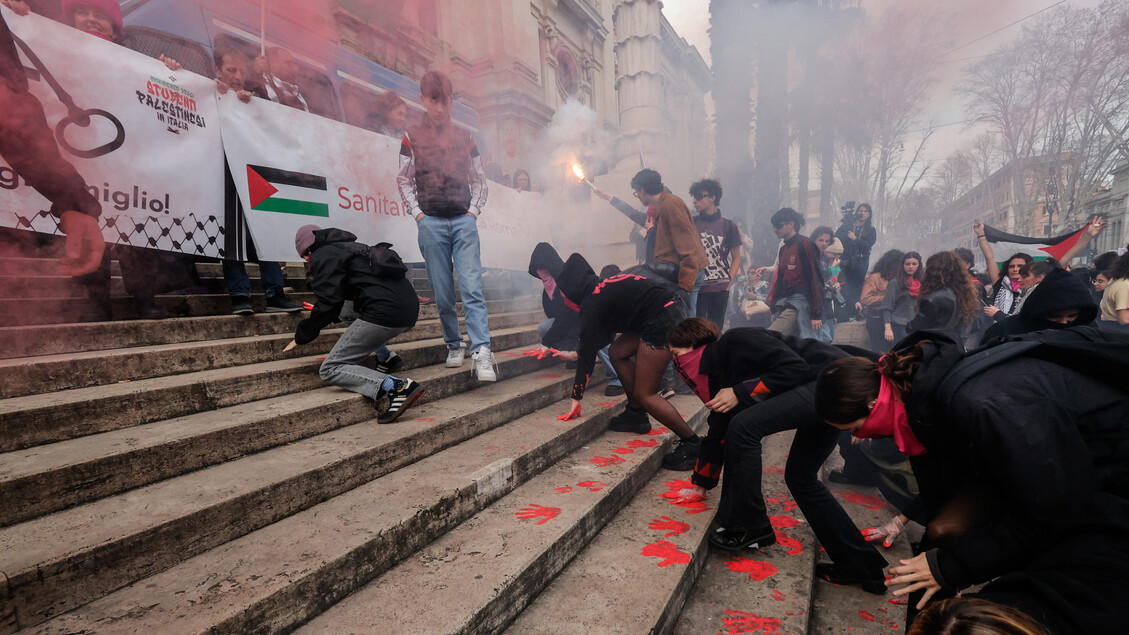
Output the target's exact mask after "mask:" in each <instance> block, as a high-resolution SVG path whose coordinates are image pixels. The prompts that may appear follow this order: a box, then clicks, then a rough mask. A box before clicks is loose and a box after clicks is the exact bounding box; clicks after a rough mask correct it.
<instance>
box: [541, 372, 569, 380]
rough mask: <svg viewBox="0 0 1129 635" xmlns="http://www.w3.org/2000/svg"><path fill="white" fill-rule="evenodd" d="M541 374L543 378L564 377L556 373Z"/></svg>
mask: <svg viewBox="0 0 1129 635" xmlns="http://www.w3.org/2000/svg"><path fill="white" fill-rule="evenodd" d="M541 376H542V377H544V378H545V379H560V378H561V377H564V375H558V374H556V373H541Z"/></svg>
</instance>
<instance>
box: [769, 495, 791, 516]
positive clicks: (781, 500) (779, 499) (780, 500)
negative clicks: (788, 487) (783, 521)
mask: <svg viewBox="0 0 1129 635" xmlns="http://www.w3.org/2000/svg"><path fill="white" fill-rule="evenodd" d="M764 502H766V503H768V504H769V505H779V506H780V507H783V508H784V509H783V510H782V511H786V512H790V511H792V510H793V509H796V508H797V507H799V505H797V504H796V501H794V500H792V499H790V498H788V497H787V496H785V495H784V494H777V495H776V496H773V497H771V498H765V499H764Z"/></svg>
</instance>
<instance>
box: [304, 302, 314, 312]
mask: <svg viewBox="0 0 1129 635" xmlns="http://www.w3.org/2000/svg"><path fill="white" fill-rule="evenodd" d="M302 308H303V309H305V310H307V311H313V310H314V305H312V304H310V303H309V302H303V303H302Z"/></svg>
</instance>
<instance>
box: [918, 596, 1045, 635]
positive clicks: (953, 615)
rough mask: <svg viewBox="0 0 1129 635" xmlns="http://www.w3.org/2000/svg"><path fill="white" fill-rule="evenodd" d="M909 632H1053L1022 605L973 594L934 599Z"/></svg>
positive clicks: (978, 634) (1015, 634)
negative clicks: (982, 597)
mask: <svg viewBox="0 0 1129 635" xmlns="http://www.w3.org/2000/svg"><path fill="white" fill-rule="evenodd" d="M906 635H1052V634H1051V633H1049V632H1047V630H1046V629H1045V628H1043V626H1042V625H1041V624H1039V623H1038V622H1036V621H1035V620H1033V619H1031V617H1030V616H1029V615H1027V614H1025V613H1023V612H1022V611H1020V610H1018V609H1014V608H1012V607H1010V606H1004V605H1003V604H998V603H996V602H989V601H988V600H981V599H979V598H973V597H959V598H951V599H948V600H942V601H940V602H934V603H932V604H930V605H929V607H928V608H927V609H925V610H924V611H922V612H921V614H920V615H918V616H917V619H916V620H914V622H913V625H912V626H910V628H909V629H908V630H907V631H906Z"/></svg>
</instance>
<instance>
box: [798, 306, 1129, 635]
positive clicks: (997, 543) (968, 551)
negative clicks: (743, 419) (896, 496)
mask: <svg viewBox="0 0 1129 635" xmlns="http://www.w3.org/2000/svg"><path fill="white" fill-rule="evenodd" d="M1127 359H1129V337H1126V336H1124V335H1119V334H1113V333H1104V332H1102V331H1099V330H1098V329H1095V328H1093V327H1074V328H1070V329H1062V330H1057V331H1043V332H1040V333H1032V334H1028V335H1024V336H1017V337H1013V338H1009V339H1008V341H1004V342H998V343H996V344H995V345H993V346H989V347H986V348H982V349H977V350H975V351H972V352H971V353H969V354H968V355H965V354H964V352H963V350H962V347H961V346H960V343H959V342H957V341H955V340H953V339H952V338H951V336H949V335H948V334H945V333H941V332H936V331H934V332H922V333H914V334H912V335H910V336H909V337H907V338H906V339H905V340H903V341H901V342H899V344H898V346H897V347H895V350H894V351H893V352H891V353H889V354H887V355H886V356H884V357H883V358H882V359H881V360H880V361H879V362H878V363H875V362H873V361H871V360H868V359H864V358H859V357H851V358H846V359H842V360H836V361H834V362H832V363H830V364H828V365H827V367H826V368H825V369H824V370H823V372H822V373H821V374H820V376H819V379H818V380H817V382H816V391H815V393H816V394H815V397H816V401H815V407H816V411H817V412H818V413H819V415H820V417H822V418H823V419H824V420H826V421H827V422H828V423H829V424H831V425H832V426H835V427H837V428H839V429H844V430H850V431H851V432H852V433H853V434H854V435H855V436H857V437H861V438H866V437H871V436H893V437H894V439H895V441H896V442H897V443H898V445H899V447H900V448H902V449H903V451H905V452H906V454H907V455H909V456H910V461H911V463H912V464H913V469H914V474H915V476H916V477H917V481H918V485H919V486H920V489H921V496H922V500H923V502H924V503H925V505H926V508H927V511H928V515H929V518H930V520H929V523H928V525H927V527H926V532H925V536H924V538H923V540H922V543H921V549H922V553H921V554H920V555H918V556H916V557H914V558H912V559H908V560H902V561H901V565H900V566H896V567H893V568H892V569H891V570H890V573H891V574H892V575H893V576H894V577H892V578H891V579H890V580H889V581H888V583H887V584H888V585H889V586H898V587H903V585H905V586H904V587H903V588H900V589H898V590H897V591H895V595H899V596H900V595H907V594H911V593H913V594H922V597H921V599H920V601H919V602H916V603H913V602H912V601H911V607H910V610H911V611H913V610H914V609H920V608H922V607H924V605H925V603H926V602H928V601H929V600H930V599H931V598H938V599H939V598H940V597H941V596H942V595H945V594H949V595H951V594H952V593H954V592H956V591H958V590H960V589H963V588H966V587H968V586H971V585H974V584H983V583H987V584H986V586H984V587H983V589H981V590H980V591H979V592H978V593H976V594H975V595H977V596H979V597H981V598H984V599H988V600H992V601H995V602H999V603H1001V604H1005V605H1008V606H1012V607H1015V608H1018V609H1020V610H1022V611H1023V612H1025V613H1027V614H1028V615H1030V616H1032V617H1034V618H1036V619H1038V620H1040V621H1041V622H1043V624H1045V625H1046V626H1047V627H1049V630H1050V631H1051V632H1053V633H1056V634H1058V635H1069V634H1072V633H1078V634H1082V633H1118V632H1123V631H1124V626H1125V610H1124V602H1125V598H1126V597H1129V577H1127V576H1126V575H1125V572H1126V571H1129V418H1126V417H1125V413H1126V412H1127V411H1129V392H1127V391H1126V388H1125V385H1124V382H1123V378H1124V376H1125V373H1126V372H1127V370H1129V369H1127V368H1126V367H1127V366H1129V364H1127V362H1126V360H1127ZM910 621H911V622H912V617H911V620H910Z"/></svg>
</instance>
